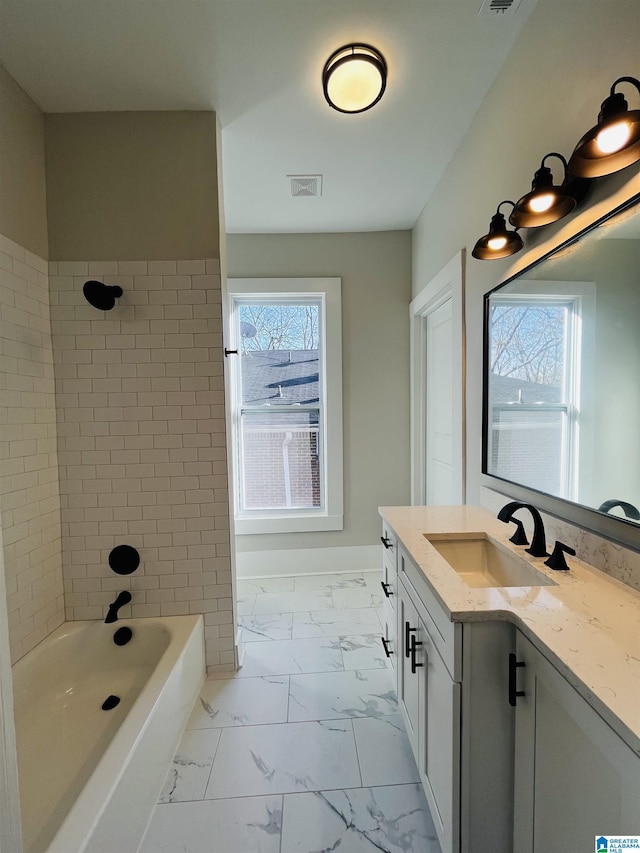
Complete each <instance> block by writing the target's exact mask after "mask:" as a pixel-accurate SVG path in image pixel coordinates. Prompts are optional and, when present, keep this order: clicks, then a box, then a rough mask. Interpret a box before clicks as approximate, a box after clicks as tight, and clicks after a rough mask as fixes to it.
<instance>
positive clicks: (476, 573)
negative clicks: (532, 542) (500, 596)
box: [423, 533, 557, 587]
mask: <svg viewBox="0 0 640 853" xmlns="http://www.w3.org/2000/svg"><path fill="white" fill-rule="evenodd" d="M423 535H424V537H425V539H426V540H427V541H428V542H430V543H431V545H433V547H434V548H435V549H436V551H438V553H439V554H441V556H442V557H444V559H445V560H446V561H447V563H449V565H450V566H451V568H452V569H453V570H454V571H455V572H457V574H458V576H459V577H460V579H461V580H463V581H464V582H465V583H466V584H467V586H471V587H508V586H557V584H556V583H555V581H553V580H551V579H550V578H548V577H546V575H543V574H542V572H539V571H538V570H537V569H535V568H534V567H533V566H532V565H531V564H530V563H528V562H527V561H526V560H523V559H522V558H521V557H518V556H517V555H515V554H512V553H511V552H510V551H508V550H507V549H506V548H505V547H504V546H503V545H501V544H500V543H499V542H497V541H496V540H495V539H492V538H491V537H490V536H487V534H486V533H466V534H464V536H455V537H452V536H451V535H449V534H446V535H445V534H442V535H438V534H427V533H425V534H423Z"/></svg>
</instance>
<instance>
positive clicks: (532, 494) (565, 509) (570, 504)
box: [480, 193, 640, 552]
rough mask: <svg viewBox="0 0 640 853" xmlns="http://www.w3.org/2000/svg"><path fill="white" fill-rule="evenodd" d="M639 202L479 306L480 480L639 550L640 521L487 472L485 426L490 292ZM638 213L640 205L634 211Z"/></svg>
mask: <svg viewBox="0 0 640 853" xmlns="http://www.w3.org/2000/svg"><path fill="white" fill-rule="evenodd" d="M636 206H640V193H637V194H636V195H634V196H632V197H631V198H629V199H627V201H625V202H624V203H623V204H620V205H619V206H617V207H614V208H613V209H612V210H610V211H609V212H608V213H606V214H605V215H604V216H601V217H600V218H599V219H596V220H595V221H594V222H592V223H590V224H589V225H588V226H587V227H586V228H583V229H582V230H581V231H578V232H577V233H576V234H574V235H573V236H571V237H570V238H568V239H567V240H564V241H563V242H562V243H560V244H558V245H556V246H554V247H553V248H552V249H550V250H549V251H548V252H546V253H545V254H544V255H542V256H541V257H539V258H536V260H535V261H533V262H532V263H531V264H529V265H528V266H526V267H523V268H522V269H520V270H518V272H517V273H515V274H514V275H512V276H509V278H506V279H505V280H504V281H501V282H500V283H499V284H497V285H496V286H495V287H494V288H492V289H491V290H489V291H488V292H487V293H485V294H484V306H483V339H482V473H481V478H480V484H481V485H482V486H485V487H487V488H489V489H492V490H493V491H496V492H500V493H501V494H503V495H505V496H506V497H510V498H515V499H516V500H522V501H526V502H527V503H532V504H535V506H536V507H537V508H538V509H540V510H542V511H543V512H546V513H548V514H549V515H552V516H554V517H555V518H558V519H560V520H562V521H566V522H568V523H569V524H574V525H576V526H578V527H582V528H584V529H586V530H589V531H591V532H592V533H595V534H597V535H598V536H603V537H604V538H605V539H609V540H611V541H612V542H616V543H618V544H619V545H622V546H623V547H625V548H630V549H631V550H633V551H638V552H640V525H638V524H634V523H633V522H631V521H627V520H626V519H624V518H621V517H620V516H614V515H607V514H606V513H603V512H599V511H598V510H596V509H594V508H592V507H588V506H585V505H584V504H580V503H577V502H575V501H569V500H567V499H566V498H557V497H554V496H553V495H550V494H548V493H546V492H541V491H538V490H537V489H532V488H529V487H528V486H523V485H521V484H520V483H514V482H513V481H512V480H506V479H504V478H502V477H496V476H495V475H494V474H489V473H488V470H487V469H488V455H489V447H488V426H489V299H490V297H491V295H492V294H493V293H495V292H496V291H498V290H500V289H502V288H503V287H504V286H505V285H507V284H510V283H511V282H512V281H515V280H516V279H518V278H520V277H521V276H523V275H526V274H527V273H528V272H530V271H531V270H533V269H534V268H535V267H537V266H538V265H539V264H541V263H542V262H543V261H546V260H547V259H548V258H550V257H551V256H552V255H555V254H556V253H557V252H560V251H562V250H563V249H565V248H567V246H571V245H573V244H574V243H577V242H578V240H581V239H582V238H583V237H584V236H585V235H586V234H589V233H590V232H591V231H593V230H595V229H596V228H598V227H599V226H600V225H602V224H603V223H605V222H608V221H609V220H610V219H613V218H614V217H615V216H618V215H619V214H621V213H623V212H624V211H626V210H630V209H631V208H632V207H636ZM638 214H639V215H640V209H639V211H638Z"/></svg>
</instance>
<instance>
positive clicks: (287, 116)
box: [0, 0, 535, 233]
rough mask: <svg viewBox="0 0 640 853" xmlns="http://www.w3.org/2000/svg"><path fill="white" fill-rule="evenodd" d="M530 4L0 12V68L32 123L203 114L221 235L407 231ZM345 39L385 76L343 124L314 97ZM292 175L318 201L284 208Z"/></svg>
mask: <svg viewBox="0 0 640 853" xmlns="http://www.w3.org/2000/svg"><path fill="white" fill-rule="evenodd" d="M534 3H535V0H521V3H520V7H519V9H518V10H517V11H516V12H513V13H511V14H507V15H496V14H491V15H478V14H477V13H478V10H479V7H480V6H481V0H0V59H1V60H2V63H3V64H4V65H5V67H6V68H7V70H8V71H9V73H10V74H11V75H12V76H13V77H14V78H15V79H16V80H17V81H18V83H19V84H20V85H21V86H22V87H23V88H24V89H25V91H26V92H27V93H28V94H29V95H30V96H31V97H32V98H33V99H34V100H35V101H36V103H37V104H38V105H39V106H40V107H41V108H42V109H43V110H44V111H45V112H84V111H94V110H99V111H102V110H209V109H213V110H216V111H217V112H218V115H219V118H220V122H221V125H222V128H223V130H222V140H223V146H222V150H223V176H224V192H225V215H226V222H227V230H228V231H229V232H240V233H243V232H314V231H367V230H386V229H401V228H411V227H412V226H413V225H414V223H415V221H416V219H417V217H418V215H419V214H420V211H421V209H422V207H423V206H424V204H425V202H426V200H427V198H428V196H429V194H430V192H431V191H432V190H433V188H434V187H435V185H436V184H437V182H438V179H439V177H440V175H441V174H442V172H443V170H444V168H445V167H446V165H447V163H448V161H449V159H450V158H451V156H452V154H453V152H454V151H455V149H456V147H457V146H458V144H459V143H460V141H461V139H462V137H463V136H464V134H465V132H466V130H467V128H468V126H469V124H470V122H471V120H472V118H473V116H474V114H475V112H476V110H477V109H478V107H479V106H480V104H481V102H482V99H483V97H484V95H485V94H486V92H487V90H488V89H489V87H490V85H491V83H492V81H493V80H494V78H495V77H496V75H497V74H498V72H499V70H500V68H501V66H502V64H503V62H504V60H505V58H506V56H507V54H508V53H509V50H510V49H511V46H512V44H513V42H514V40H515V38H516V36H517V34H518V32H519V31H520V29H521V28H522V26H523V25H524V23H525V21H526V18H527V16H528V14H529V13H530V11H531V9H532V7H533V5H534ZM350 41H361V42H367V43H371V44H373V45H375V46H376V47H377V48H378V49H379V50H381V51H382V53H383V54H384V56H385V58H386V60H387V63H388V66H389V78H388V84H387V91H386V93H385V95H384V97H383V99H382V100H381V101H380V103H379V104H378V105H377V106H376V107H375V108H374V109H373V110H371V111H370V112H367V113H362V114H360V115H352V116H349V115H343V114H340V113H337V112H335V111H333V110H331V109H330V108H329V107H328V105H327V103H326V101H325V100H324V98H323V95H322V89H321V85H320V74H321V70H322V66H323V64H324V62H325V60H326V58H327V57H328V56H329V54H330V53H332V52H333V50H335V49H336V48H338V47H340V46H342V45H343V44H345V43H347V42H350ZM306 173H311V174H317V173H320V174H322V175H323V176H324V180H323V195H322V197H321V198H317V199H316V198H295V199H294V198H291V196H290V190H289V182H288V180H287V177H286V176H287V175H288V174H306Z"/></svg>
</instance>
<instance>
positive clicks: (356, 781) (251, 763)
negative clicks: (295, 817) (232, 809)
mask: <svg viewBox="0 0 640 853" xmlns="http://www.w3.org/2000/svg"><path fill="white" fill-rule="evenodd" d="M346 780H348V781H346ZM361 784H362V783H361V777H360V770H359V768H358V758H357V754H356V747H355V740H354V737H353V728H352V725H351V720H323V721H321V722H308V723H285V724H283V725H273V726H243V727H242V728H235V729H225V730H224V731H223V733H222V737H221V738H220V745H219V746H218V751H217V753H216V757H215V759H214V762H213V769H212V771H211V776H210V778H209V784H208V785H207V791H206V794H205V796H206V797H207V798H210V799H222V798H226V797H236V796H241V795H242V796H249V797H252V796H257V795H260V794H282V793H286V792H295V791H315V790H325V789H328V788H345V787H355V786H359V785H361Z"/></svg>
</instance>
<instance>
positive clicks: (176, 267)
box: [49, 260, 234, 670]
mask: <svg viewBox="0 0 640 853" xmlns="http://www.w3.org/2000/svg"><path fill="white" fill-rule="evenodd" d="M49 272H50V288H51V303H52V309H51V312H52V313H51V317H52V333H53V351H54V361H55V375H56V405H57V418H58V460H59V465H60V493H61V506H62V510H61V512H62V551H63V566H64V589H65V602H66V617H67V619H69V620H74V619H100V618H102V617H103V616H104V614H105V612H106V608H107V605H108V604H109V603H110V602H111V601H113V599H114V597H115V595H116V594H117V592H118V591H119V590H122V589H130V590H131V591H132V593H133V600H132V604H131V605H130V606H129V607H127V608H123V610H122V611H121V614H122V615H123V616H127V615H132V616H164V615H177V614H187V613H202V614H204V620H205V636H206V657H207V666H208V668H209V669H210V670H216V669H220V670H224V669H231V668H233V665H234V638H233V617H232V597H231V596H232V593H231V561H230V545H229V506H228V497H227V463H226V439H225V420H224V417H225V414H224V385H223V363H222V360H223V356H222V313H221V310H222V305H221V289H220V275H219V262H218V261H217V260H206V261H205V260H201V261H193V260H192V261H148V262H147V261H127V262H124V261H119V262H92V261H87V262H79V261H73V262H62V261H59V262H55V263H51V264H50V266H49ZM87 278H93V279H97V280H99V281H104V282H105V283H107V284H119V285H120V286H121V287H122V288H123V291H124V294H123V296H122V298H121V299H120V300H119V301H118V303H117V305H116V307H115V308H114V309H113V310H112V311H108V312H102V311H99V310H97V309H95V308H92V307H91V306H90V305H89V304H88V303H87V302H86V301H85V299H84V297H83V293H82V286H83V284H84V282H85V281H86V280H87ZM120 544H127V545H133V546H134V547H136V548H137V549H138V550H139V551H140V555H141V565H140V568H139V569H138V570H137V571H136V573H135V574H134V575H131V576H129V577H119V576H117V575H115V574H114V573H113V572H112V571H111V570H110V568H109V565H108V555H109V552H110V551H111V549H112V548H113V547H114V546H116V545H120Z"/></svg>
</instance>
